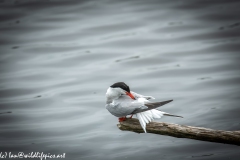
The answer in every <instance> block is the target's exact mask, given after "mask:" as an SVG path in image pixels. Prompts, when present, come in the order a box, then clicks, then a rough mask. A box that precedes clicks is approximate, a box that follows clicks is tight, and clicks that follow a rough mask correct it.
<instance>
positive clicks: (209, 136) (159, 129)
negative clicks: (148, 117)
mask: <svg viewBox="0 0 240 160" xmlns="http://www.w3.org/2000/svg"><path fill="white" fill-rule="evenodd" d="M117 126H118V128H119V129H120V130H124V131H133V132H136V133H143V132H144V131H143V129H142V127H141V125H140V123H139V121H138V119H135V118H132V119H129V118H128V119H127V120H126V121H123V122H120V124H117ZM146 130H147V132H148V133H154V134H161V135H168V136H173V137H177V138H190V139H197V140H202V141H210V142H217V143H227V144H235V145H240V131H222V130H213V129H208V128H202V127H192V126H185V125H178V124H172V123H164V122H151V123H149V124H147V127H146Z"/></svg>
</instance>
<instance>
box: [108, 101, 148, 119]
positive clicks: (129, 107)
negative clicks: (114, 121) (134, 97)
mask: <svg viewBox="0 0 240 160" xmlns="http://www.w3.org/2000/svg"><path fill="white" fill-rule="evenodd" d="M147 108H148V107H147V106H144V105H143V103H139V102H136V103H128V102H126V103H124V102H122V103H120V102H118V103H111V104H107V105H106V109H107V110H108V111H109V112H110V113H111V114H113V115H115V116H117V117H124V116H127V115H130V114H131V113H132V112H133V111H134V110H136V109H141V110H143V109H147Z"/></svg>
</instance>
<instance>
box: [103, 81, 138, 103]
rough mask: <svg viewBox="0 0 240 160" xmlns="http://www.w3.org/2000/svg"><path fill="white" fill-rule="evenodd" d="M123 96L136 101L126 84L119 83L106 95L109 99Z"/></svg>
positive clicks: (109, 89)
mask: <svg viewBox="0 0 240 160" xmlns="http://www.w3.org/2000/svg"><path fill="white" fill-rule="evenodd" d="M122 95H128V96H129V97H130V98H132V99H135V97H134V96H133V95H132V94H131V92H130V88H129V86H128V85H126V84H125V83H124V82H117V83H114V84H113V85H111V86H110V87H109V88H108V90H107V93H106V96H107V98H110V99H118V98H119V97H120V96H122Z"/></svg>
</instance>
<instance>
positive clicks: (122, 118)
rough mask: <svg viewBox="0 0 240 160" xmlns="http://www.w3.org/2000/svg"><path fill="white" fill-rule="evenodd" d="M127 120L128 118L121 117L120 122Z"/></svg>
mask: <svg viewBox="0 0 240 160" xmlns="http://www.w3.org/2000/svg"><path fill="white" fill-rule="evenodd" d="M126 119H127V118H126V117H120V118H118V121H119V122H122V121H125V120H126Z"/></svg>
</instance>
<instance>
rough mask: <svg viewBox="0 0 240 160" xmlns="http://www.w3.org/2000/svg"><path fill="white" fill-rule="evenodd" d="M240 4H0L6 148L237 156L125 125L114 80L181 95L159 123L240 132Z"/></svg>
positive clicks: (234, 0)
mask: <svg viewBox="0 0 240 160" xmlns="http://www.w3.org/2000/svg"><path fill="white" fill-rule="evenodd" d="M239 8H240V2H239V1H238V0H208V1H206V0H194V1H193V0H178V1H168V0H148V1H146V0H121V1H119V0H101V1H99V0H95V1H94V0H90V1H88V0H1V1H0V144H1V145H0V152H12V153H16V154H17V153H18V152H24V153H29V152H44V153H50V154H62V153H66V158H65V159H67V160H70V159H71V160H80V159H81V160H82V159H83V160H95V159H96V160H100V159H102V160H106V159H116V160H117V159H119V160H120V159H121V160H122V159H138V160H145V159H217V160H220V159H223V160H225V159H227V158H228V159H239V157H240V152H239V146H235V145H228V144H218V143H212V142H203V141H197V140H191V139H181V138H174V137H169V136H161V135H154V134H136V133H132V132H127V131H125V132H123V131H120V130H119V129H118V128H117V126H116V124H117V123H118V119H117V118H116V117H114V116H113V115H111V114H110V113H109V112H108V111H107V110H106V109H105V93H106V90H107V88H108V87H109V86H110V85H112V84H113V83H115V82H119V81H123V82H125V83H127V84H128V85H129V86H130V88H131V90H133V91H135V92H137V93H140V94H143V95H151V96H153V97H155V98H156V101H162V100H168V99H173V100H174V101H173V102H171V103H169V104H167V105H165V106H163V107H161V110H162V111H165V112H169V113H172V114H176V115H181V116H183V117H184V118H183V119H180V118H174V117H163V118H162V119H160V120H158V121H163V122H169V123H177V124H184V125H191V126H197V127H206V128H212V129H219V130H240V116H239V113H240V106H239V103H240V85H239V84H240V74H239V73H240V71H239V69H240V63H239V61H240V9H239Z"/></svg>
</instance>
